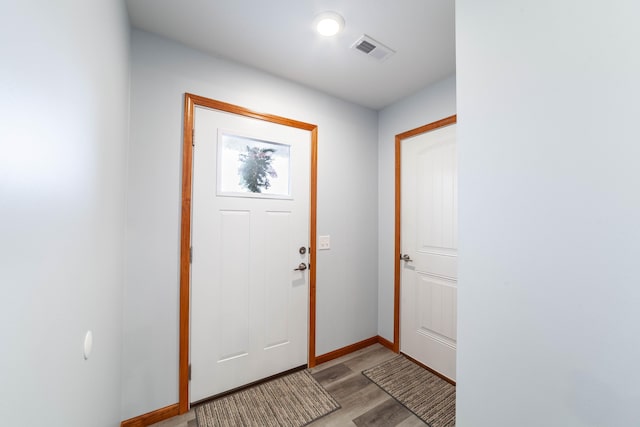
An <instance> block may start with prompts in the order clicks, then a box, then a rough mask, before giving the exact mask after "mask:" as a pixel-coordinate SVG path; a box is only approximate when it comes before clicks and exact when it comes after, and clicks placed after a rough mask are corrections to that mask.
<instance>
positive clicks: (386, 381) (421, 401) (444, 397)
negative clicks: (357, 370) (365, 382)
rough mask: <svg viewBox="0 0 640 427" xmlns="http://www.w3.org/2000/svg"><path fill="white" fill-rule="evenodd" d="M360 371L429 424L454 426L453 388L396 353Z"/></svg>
mask: <svg viewBox="0 0 640 427" xmlns="http://www.w3.org/2000/svg"><path fill="white" fill-rule="evenodd" d="M362 374H363V375H364V376H366V377H367V378H369V379H370V380H371V381H373V382H374V383H375V384H376V385H377V386H378V387H380V388H381V389H383V390H384V391H385V392H387V393H388V394H389V395H391V396H392V397H393V398H394V399H396V400H397V401H398V402H400V403H401V404H403V405H404V406H405V407H406V408H407V409H408V410H410V411H411V412H413V413H414V414H416V415H417V416H418V418H420V419H421V420H422V421H424V422H425V423H427V424H429V425H430V426H431V427H453V426H455V425H456V387H455V386H453V385H451V384H449V383H448V382H446V381H444V380H442V379H440V378H439V377H437V376H435V375H433V374H432V373H431V372H429V371H427V370H426V369H424V368H423V367H421V366H419V365H417V364H415V363H413V362H412V361H410V360H408V359H407V358H406V357H404V356H402V355H398V356H396V357H394V358H392V359H390V360H387V361H386V362H384V363H381V364H380V365H378V366H375V367H373V368H371V369H367V370H365V371H362Z"/></svg>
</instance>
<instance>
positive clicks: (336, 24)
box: [315, 12, 344, 37]
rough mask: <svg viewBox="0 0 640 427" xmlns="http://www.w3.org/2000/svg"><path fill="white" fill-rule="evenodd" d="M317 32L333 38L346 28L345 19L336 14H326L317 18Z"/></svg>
mask: <svg viewBox="0 0 640 427" xmlns="http://www.w3.org/2000/svg"><path fill="white" fill-rule="evenodd" d="M315 25H316V31H318V33H320V34H321V35H323V36H326V37H331V36H335V35H336V34H338V33H339V32H340V31H342V29H343V28H344V18H343V17H342V16H340V15H339V14H337V13H336V12H324V13H321V14H319V15H317V16H316V19H315Z"/></svg>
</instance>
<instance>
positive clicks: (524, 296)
mask: <svg viewBox="0 0 640 427" xmlns="http://www.w3.org/2000/svg"><path fill="white" fill-rule="evenodd" d="M456 15H457V17H456V29H457V31H456V33H457V35H456V37H457V65H458V72H457V78H458V141H459V144H458V149H459V159H460V182H459V203H460V204H459V206H460V217H459V218H460V219H459V221H460V222H459V224H460V231H459V236H460V238H459V250H460V252H459V256H460V257H459V259H460V266H459V274H460V281H459V294H458V295H459V311H458V313H459V335H458V336H459V351H458V378H459V382H458V393H457V396H458V405H457V408H458V418H457V425H459V426H461V427H466V426H473V427H483V426H492V427H499V426H523V427H526V426H538V425H540V424H545V425H551V426H563V427H573V426H594V427H595V426H631V425H638V424H639V422H640V412H639V411H638V402H639V401H640V369H638V360H640V342H639V338H638V336H639V334H638V331H639V327H638V325H640V310H639V309H638V307H640V286H639V285H638V254H640V227H639V226H638V218H640V191H638V183H639V182H640V168H639V167H638V159H640V132H639V131H638V126H637V123H638V117H640V103H639V102H638V99H640V79H638V76H640V55H638V40H640V26H638V24H637V17H638V16H640V4H639V3H638V2H633V1H616V2H610V3H607V2H577V1H564V2H558V1H555V0H542V1H537V2H529V1H511V2H507V1H498V0H487V1H483V2H478V1H476V0H457V1H456ZM541 420H542V421H541Z"/></svg>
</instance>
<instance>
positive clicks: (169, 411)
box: [120, 403, 180, 427]
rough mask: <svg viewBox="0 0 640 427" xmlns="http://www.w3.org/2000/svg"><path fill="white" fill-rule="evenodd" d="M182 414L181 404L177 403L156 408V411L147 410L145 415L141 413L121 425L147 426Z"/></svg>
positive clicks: (127, 426)
mask: <svg viewBox="0 0 640 427" xmlns="http://www.w3.org/2000/svg"><path fill="white" fill-rule="evenodd" d="M179 414H180V405H178V404H177V403H175V404H173V405H169V406H165V407H164V408H160V409H156V410H155V411H151V412H147V413H146V414H144V415H140V416H137V417H134V418H129V419H128V420H125V421H123V422H122V423H121V424H120V427H146V426H150V425H151V424H155V423H158V422H160V421H164V420H166V419H168V418H171V417H175V416H176V415H179Z"/></svg>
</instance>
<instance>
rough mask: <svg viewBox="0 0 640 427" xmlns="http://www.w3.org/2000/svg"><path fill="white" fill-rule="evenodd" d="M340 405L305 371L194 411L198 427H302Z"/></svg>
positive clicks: (227, 397) (208, 403) (221, 399)
mask: <svg viewBox="0 0 640 427" xmlns="http://www.w3.org/2000/svg"><path fill="white" fill-rule="evenodd" d="M339 408H340V405H339V404H338V402H336V401H335V399H334V398H333V397H332V396H331V395H330V394H329V393H327V391H326V390H325V389H324V388H322V386H321V385H320V384H318V382H317V381H316V380H315V379H314V378H313V377H312V376H311V374H310V373H309V372H308V371H306V370H304V371H299V372H295V373H293V374H290V375H287V376H285V377H281V378H277V379H275V380H273V381H269V382H267V383H263V384H260V385H257V386H255V387H251V388H249V389H247V390H242V391H239V392H238V393H234V394H230V395H228V396H225V397H221V398H220V399H216V400H213V401H211V402H207V403H203V404H202V405H198V406H196V408H195V412H196V419H197V421H198V426H199V427H224V426H229V427H232V426H233V427H235V426H243V427H244V426H255V427H271V426H273V427H301V426H304V425H307V424H309V423H310V422H312V421H314V420H317V419H318V418H320V417H323V416H325V415H327V414H329V413H331V412H333V411H335V410H336V409H339Z"/></svg>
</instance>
